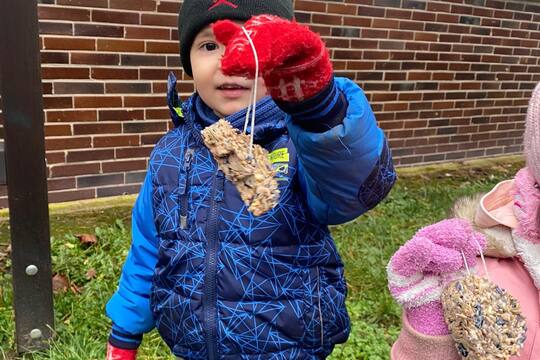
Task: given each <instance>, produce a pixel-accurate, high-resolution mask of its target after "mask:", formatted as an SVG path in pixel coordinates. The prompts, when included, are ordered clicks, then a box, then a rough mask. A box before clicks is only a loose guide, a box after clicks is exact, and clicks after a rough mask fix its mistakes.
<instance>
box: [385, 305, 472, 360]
mask: <svg viewBox="0 0 540 360" xmlns="http://www.w3.org/2000/svg"><path fill="white" fill-rule="evenodd" d="M402 322H403V326H402V328H401V333H400V334H399V337H398V339H397V341H396V342H395V343H394V346H392V354H391V359H392V360H419V359H430V360H460V359H461V357H460V356H459V355H458V353H457V350H456V347H455V345H454V340H453V339H452V337H451V336H450V335H447V336H428V335H424V334H422V333H419V332H418V331H416V330H414V329H413V328H412V326H411V325H410V324H409V321H408V320H407V316H406V315H405V313H403V316H402Z"/></svg>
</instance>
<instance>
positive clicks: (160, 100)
mask: <svg viewBox="0 0 540 360" xmlns="http://www.w3.org/2000/svg"><path fill="white" fill-rule="evenodd" d="M166 105H167V102H166V99H165V98H164V97H163V96H160V95H157V96H125V97H124V106H127V107H134V108H138V107H150V106H154V107H156V106H166Z"/></svg>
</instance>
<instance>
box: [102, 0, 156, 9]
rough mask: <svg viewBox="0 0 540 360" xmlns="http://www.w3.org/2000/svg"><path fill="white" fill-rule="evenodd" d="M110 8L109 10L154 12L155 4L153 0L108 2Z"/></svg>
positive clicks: (114, 0)
mask: <svg viewBox="0 0 540 360" xmlns="http://www.w3.org/2000/svg"><path fill="white" fill-rule="evenodd" d="M110 7H111V9H125V10H137V11H155V10H156V2H155V1H154V0H138V1H133V0H110Z"/></svg>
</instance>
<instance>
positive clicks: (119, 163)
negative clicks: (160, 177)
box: [101, 160, 146, 173]
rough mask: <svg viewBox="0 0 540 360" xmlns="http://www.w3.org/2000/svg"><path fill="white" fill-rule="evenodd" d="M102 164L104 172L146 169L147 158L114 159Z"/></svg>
mask: <svg viewBox="0 0 540 360" xmlns="http://www.w3.org/2000/svg"><path fill="white" fill-rule="evenodd" d="M101 166H102V168H103V172H104V173H111V172H120V171H133V170H143V169H146V160H114V161H111V162H103V163H102V165H101Z"/></svg>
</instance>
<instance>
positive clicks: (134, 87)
mask: <svg viewBox="0 0 540 360" xmlns="http://www.w3.org/2000/svg"><path fill="white" fill-rule="evenodd" d="M165 85H166V84H165ZM105 91H106V92H107V93H108V94H133V93H138V94H149V93H152V86H151V85H150V83H141V82H130V83H118V82H114V83H107V84H106V87H105ZM166 91H167V89H166V87H165V89H164V90H163V92H164V93H165V92H166ZM154 92H155V90H154Z"/></svg>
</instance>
